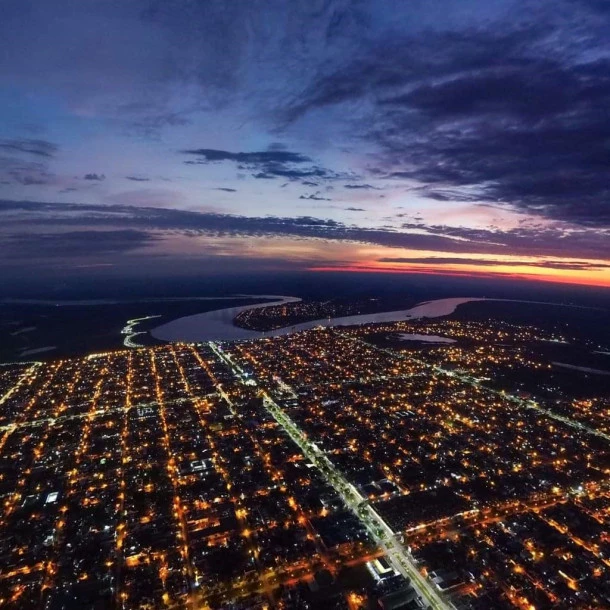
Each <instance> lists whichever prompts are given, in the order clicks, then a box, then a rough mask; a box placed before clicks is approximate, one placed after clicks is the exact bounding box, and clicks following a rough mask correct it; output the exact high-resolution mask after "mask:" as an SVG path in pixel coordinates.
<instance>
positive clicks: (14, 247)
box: [0, 229, 157, 260]
mask: <svg viewBox="0 0 610 610" xmlns="http://www.w3.org/2000/svg"><path fill="white" fill-rule="evenodd" d="M156 239H157V238H156V237H155V236H154V235H153V234H151V233H148V232H146V231H138V230H133V229H124V230H104V231H92V230H82V231H65V232H61V233H34V232H28V233H12V234H8V235H6V234H4V235H0V253H1V255H2V257H3V258H5V259H25V260H28V259H30V258H42V257H44V258H66V257H67V258H72V257H88V256H97V255H106V254H122V253H126V252H131V251H132V250H136V249H138V248H142V247H144V246H147V245H150V244H152V243H154V241H155V240H156Z"/></svg>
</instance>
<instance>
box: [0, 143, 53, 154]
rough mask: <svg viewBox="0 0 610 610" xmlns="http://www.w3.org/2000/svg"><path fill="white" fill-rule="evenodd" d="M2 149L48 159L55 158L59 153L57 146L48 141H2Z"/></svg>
mask: <svg viewBox="0 0 610 610" xmlns="http://www.w3.org/2000/svg"><path fill="white" fill-rule="evenodd" d="M0 148H2V149H4V150H7V151H10V152H18V153H26V154H30V155H34V156H36V157H47V158H50V157H53V155H54V154H55V153H56V152H57V146H56V145H55V144H52V143H51V142H47V141H46V140H27V139H26V140H0Z"/></svg>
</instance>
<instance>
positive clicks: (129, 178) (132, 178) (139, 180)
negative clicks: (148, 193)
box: [125, 176, 150, 182]
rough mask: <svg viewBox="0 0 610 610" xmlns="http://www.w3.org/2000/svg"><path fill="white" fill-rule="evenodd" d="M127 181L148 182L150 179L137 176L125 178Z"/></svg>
mask: <svg viewBox="0 0 610 610" xmlns="http://www.w3.org/2000/svg"><path fill="white" fill-rule="evenodd" d="M125 178H126V179H127V180H131V181H132V182H149V181H150V178H140V177H139V176H125Z"/></svg>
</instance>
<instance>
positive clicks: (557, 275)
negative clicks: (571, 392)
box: [308, 261, 610, 288]
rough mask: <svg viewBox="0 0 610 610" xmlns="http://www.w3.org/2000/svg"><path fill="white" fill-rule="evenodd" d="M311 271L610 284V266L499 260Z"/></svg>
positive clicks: (608, 285)
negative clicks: (574, 267)
mask: <svg viewBox="0 0 610 610" xmlns="http://www.w3.org/2000/svg"><path fill="white" fill-rule="evenodd" d="M308 270H309V271H321V272H333V271H334V272H350V273H394V274H419V275H440V276H450V277H471V278H488V279H511V280H523V281H540V282H553V283H559V284H575V285H579V286H597V287H600V288H610V272H609V271H608V270H599V271H597V272H596V271H581V270H571V269H545V268H543V267H540V268H539V269H537V272H535V273H532V272H531V270H530V268H529V267H524V266H522V265H521V266H520V265H515V266H512V267H511V266H510V265H508V264H498V265H497V266H493V267H491V268H487V267H486V268H485V269H482V268H481V267H478V266H477V265H472V264H464V265H459V264H453V265H439V266H438V267H433V266H430V265H418V264H403V265H400V266H396V265H385V264H383V263H378V262H376V261H372V262H370V263H362V264H360V263H354V264H350V265H342V266H332V265H325V266H315V267H309V268H308Z"/></svg>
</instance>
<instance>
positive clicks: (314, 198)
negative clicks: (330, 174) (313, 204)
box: [299, 193, 332, 201]
mask: <svg viewBox="0 0 610 610" xmlns="http://www.w3.org/2000/svg"><path fill="white" fill-rule="evenodd" d="M299 199H311V200H312V201H332V199H328V198H327V197H322V196H321V195H320V193H312V194H311V195H307V196H305V195H301V196H300V197H299Z"/></svg>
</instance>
